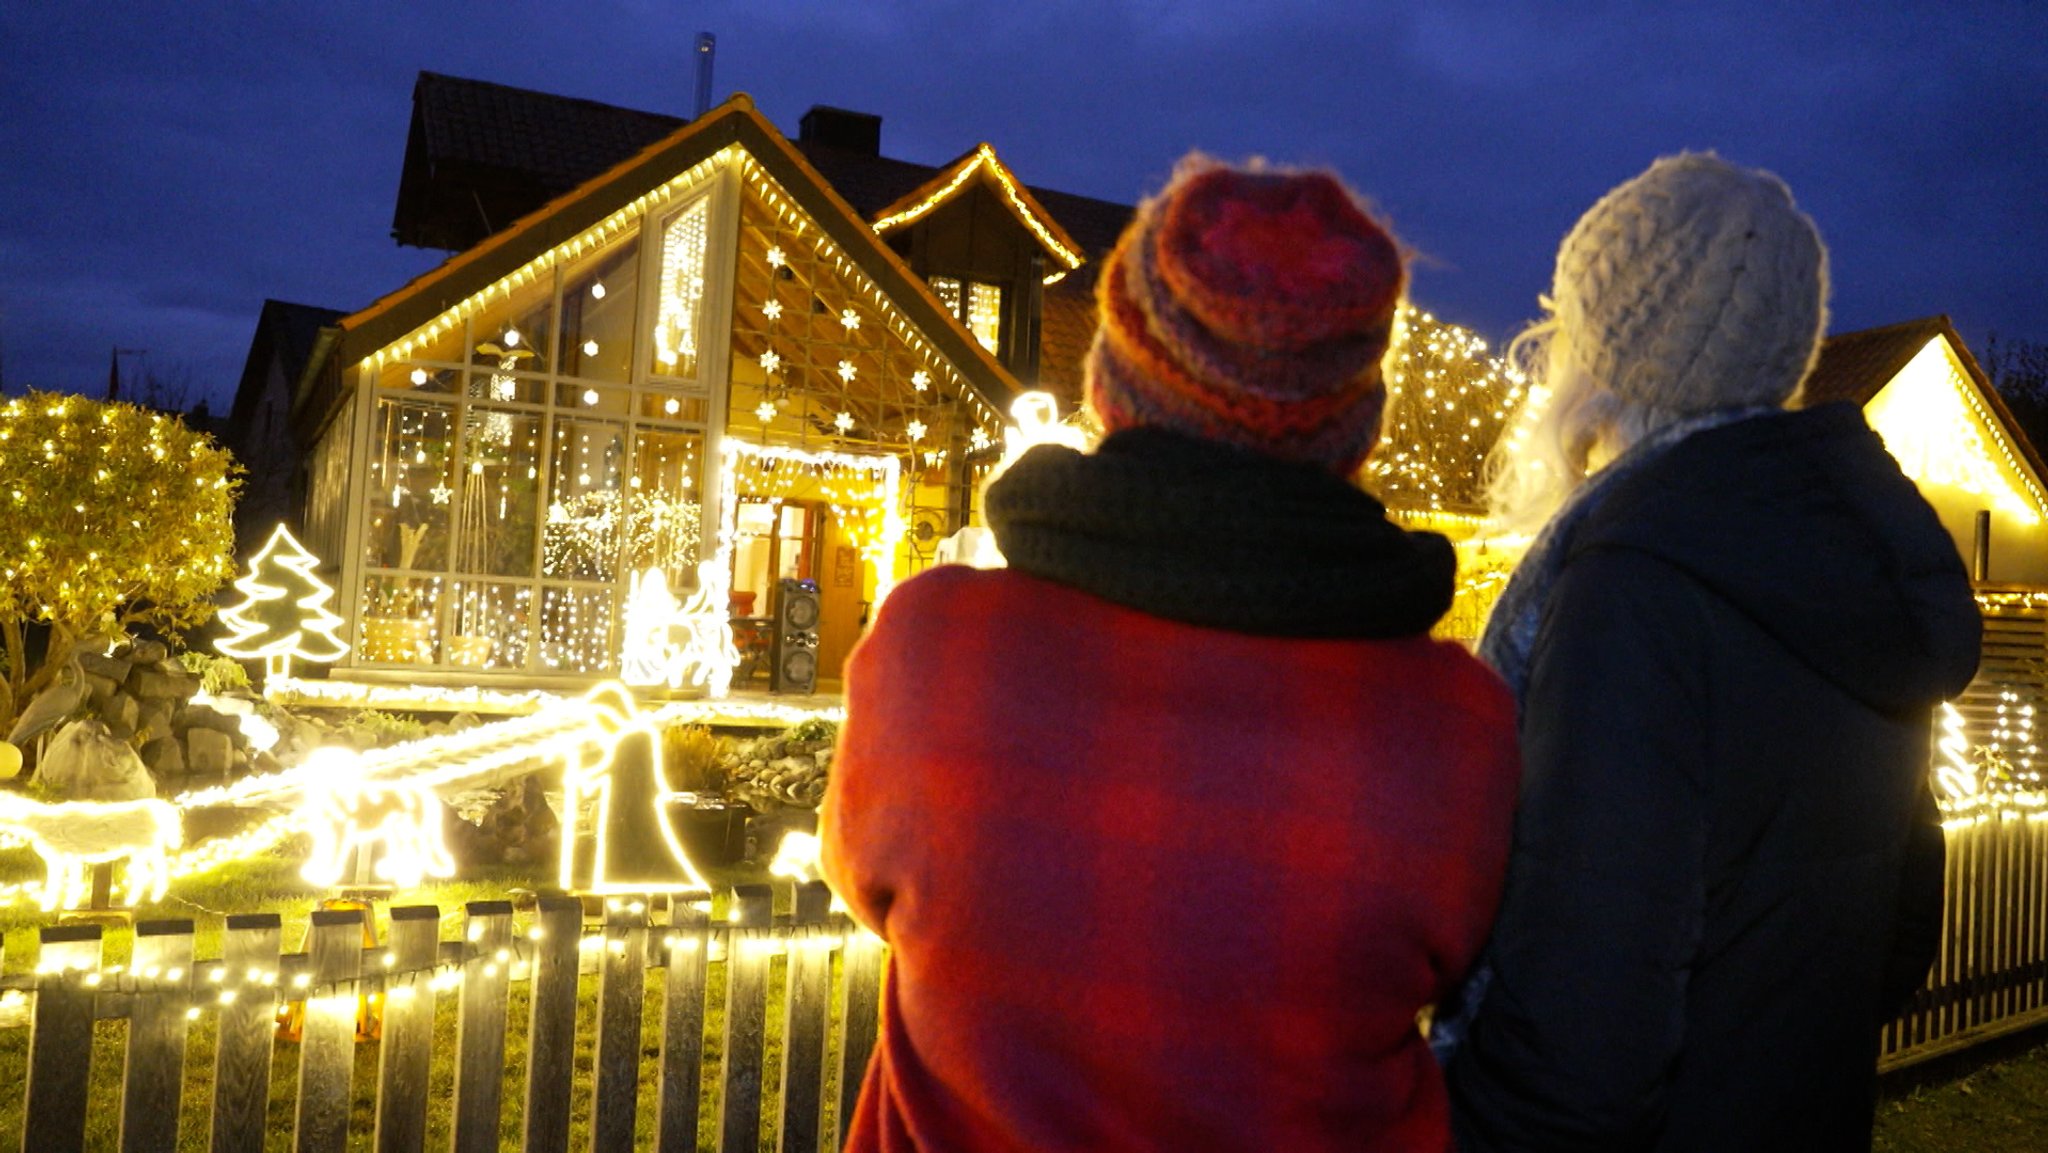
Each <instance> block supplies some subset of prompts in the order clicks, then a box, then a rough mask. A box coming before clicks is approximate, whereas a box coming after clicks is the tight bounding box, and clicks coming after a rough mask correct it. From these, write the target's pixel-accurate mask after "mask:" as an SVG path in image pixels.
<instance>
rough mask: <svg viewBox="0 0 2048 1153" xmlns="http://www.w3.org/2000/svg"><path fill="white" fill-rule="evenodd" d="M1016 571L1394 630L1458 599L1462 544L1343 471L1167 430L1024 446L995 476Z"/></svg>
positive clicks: (1115, 591) (1133, 601) (1295, 630)
mask: <svg viewBox="0 0 2048 1153" xmlns="http://www.w3.org/2000/svg"><path fill="white" fill-rule="evenodd" d="M986 509H987V514H988V522H989V527H990V528H991V529H992V530H993V531H994V533H995V538H996V544H997V545H998V546H999V547H1000V548H1001V549H1002V551H1003V556H1004V557H1005V558H1006V559H1007V560H1008V562H1009V565H1010V567H1011V568H1014V569H1016V570H1018V571H1019V572H1024V573H1028V574H1030V575H1032V576H1036V577H1042V578H1044V579H1046V580H1050V581H1054V582H1057V583H1059V584H1063V585H1067V586H1069V587H1071V588H1077V589H1080V590H1081V591H1083V592H1087V593H1092V594H1094V595H1095V596H1099V597H1101V598H1102V599H1104V600H1107V601H1112V602H1115V603H1116V604H1120V605H1124V606H1127V607H1129V608H1134V609H1137V610H1139V611H1141V612H1146V613H1150V614H1152V615H1154V616H1158V617H1163V618H1166V619H1168V620H1175V621H1181V622H1184V623H1187V624H1192V625H1201V626H1204V627H1208V628H1219V629H1228V630H1231V631H1233V632H1241V633H1252V634H1256V635H1262V636H1283V637H1328V638H1388V637H1404V636H1414V635H1416V634H1419V633H1423V632H1427V631H1428V630H1429V627H1430V626H1431V625H1433V624H1435V623H1436V621H1437V620H1438V618H1440V617H1442V616H1443V615H1444V613H1445V612H1446V611H1447V610H1448V609H1449V608H1450V604H1451V592H1452V579H1453V575H1454V573H1455V570H1456V565H1457V562H1456V557H1455V555H1454V554H1453V552H1452V550H1451V546H1450V543H1449V542H1448V541H1446V540H1445V539H1444V538H1443V537H1441V536H1438V535H1436V534H1434V533H1411V532H1406V531H1404V530H1402V529H1400V528H1398V527H1396V526H1395V525H1393V524H1392V523H1390V522H1389V521H1388V520H1387V517H1386V509H1385V508H1384V507H1383V506H1382V505H1381V504H1380V503H1379V502H1378V501H1376V500H1374V499H1373V498H1372V497H1370V496H1368V495H1366V494H1365V493H1363V492H1361V491H1359V490H1358V489H1356V488H1353V487H1352V486H1351V485H1349V484H1347V483H1345V482H1344V481H1343V480H1342V479H1340V478H1338V477H1336V476H1333V475H1331V474H1330V473H1328V472H1325V471H1323V470H1322V469H1320V468H1316V467H1313V466H1307V465H1298V464H1290V463H1287V462H1284V461H1280V460H1276V459H1273V458H1270V457H1266V456H1262V455H1258V454H1255V453H1250V452H1246V451H1242V450H1239V449H1235V448H1230V447H1227V446H1224V445H1220V444H1216V443H1213V442H1209V441H1203V440H1196V439H1193V438H1190V437H1186V436H1183V435H1180V434H1178V433H1174V432H1170V431H1167V430H1164V429H1158V428H1133V429H1126V430H1123V431H1120V432H1117V433H1114V434H1112V435H1111V436H1109V437H1108V438H1106V439H1104V440H1103V442H1102V444H1101V446H1100V447H1099V448H1098V449H1097V450H1096V451H1095V452H1094V453H1092V454H1086V455H1084V454H1082V453H1078V452H1075V451H1073V450H1072V449H1068V448H1062V447H1059V446H1056V445H1042V446H1040V447H1038V448H1034V449H1032V450H1031V451H1030V452H1028V453H1026V454H1025V455H1024V457H1023V458H1022V459H1020V460H1019V461H1017V463H1016V464H1014V465H1012V466H1011V467H1010V469H1009V471H1007V472H1005V473H1004V474H1003V475H1002V476H1001V477H999V478H997V480H996V482H995V483H994V484H992V485H990V486H989V489H988V496H987V501H986Z"/></svg>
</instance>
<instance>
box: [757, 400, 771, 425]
mask: <svg viewBox="0 0 2048 1153" xmlns="http://www.w3.org/2000/svg"><path fill="white" fill-rule="evenodd" d="M754 415H755V416H758V417H760V418H761V419H762V420H763V421H770V420H774V419H775V405H774V404H773V403H772V402H770V401H766V400H764V401H762V402H761V403H759V404H757V405H755V406H754Z"/></svg>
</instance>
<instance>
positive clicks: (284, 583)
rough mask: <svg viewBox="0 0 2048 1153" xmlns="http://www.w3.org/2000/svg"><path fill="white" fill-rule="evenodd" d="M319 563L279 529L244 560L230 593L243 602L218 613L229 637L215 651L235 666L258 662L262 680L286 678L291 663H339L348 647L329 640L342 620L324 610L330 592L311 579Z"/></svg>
mask: <svg viewBox="0 0 2048 1153" xmlns="http://www.w3.org/2000/svg"><path fill="white" fill-rule="evenodd" d="M319 564H320V558H318V557H316V556H314V555H313V554H312V553H310V552H307V551H306V548H305V546H304V545H301V544H300V543H299V542H298V541H296V540H294V539H292V534H291V533H289V532H286V531H285V528H284V526H283V525H278V526H277V531H276V532H273V533H271V534H270V539H269V540H268V541H267V542H265V543H264V545H263V547H262V548H261V549H260V550H258V551H257V553H256V555H255V556H253V557H251V558H249V571H248V573H247V575H245V576H243V577H241V578H240V579H239V580H237V581H235V587H236V588H238V589H240V590H242V593H243V594H244V595H245V596H246V597H248V599H247V600H245V601H243V602H242V603H241V604H238V605H234V606H231V607H229V608H225V609H222V610H221V613H220V619H221V621H222V622H223V623H225V624H226V625H227V626H228V627H229V628H231V629H234V630H235V632H234V635H233V636H230V637H227V638H225V639H223V640H222V641H221V642H220V643H219V644H218V645H216V646H215V647H217V648H219V649H220V651H221V652H223V653H225V654H226V655H228V656H231V657H235V658H237V659H239V660H253V659H255V658H258V657H261V658H263V661H264V673H265V675H266V676H271V677H282V676H290V675H291V668H292V658H293V657H298V658H299V659H301V660H307V661H320V662H326V661H332V660H338V659H340V658H341V657H342V656H343V655H345V654H346V653H347V652H348V642H346V641H344V640H342V639H341V638H340V637H337V636H335V635H334V630H335V629H336V628H338V627H339V626H340V625H341V618H340V617H338V616H336V615H334V613H333V612H331V611H329V609H328V608H327V599H328V598H329V597H332V596H333V595H334V590H333V589H332V588H329V587H328V586H327V585H326V584H324V583H322V582H321V580H320V579H319V578H318V577H316V576H314V575H313V570H314V568H316V567H318V565H319Z"/></svg>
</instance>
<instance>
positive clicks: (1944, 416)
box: [1863, 336, 2048, 524]
mask: <svg viewBox="0 0 2048 1153" xmlns="http://www.w3.org/2000/svg"><path fill="white" fill-rule="evenodd" d="M1863 411H1864V416H1865V418H1866V419H1867V420H1869V422H1870V427H1871V428H1872V429H1874V430H1876V432H1877V435H1878V436H1880V437H1882V438H1883V439H1884V446H1885V448H1886V449H1887V450H1889V451H1890V452H1891V454H1892V456H1893V457H1894V458H1896V459H1897V460H1898V462H1899V467H1900V469H1902V470H1903V471H1904V472H1905V474H1906V475H1907V476H1909V477H1911V478H1913V480H1914V482H1915V483H1918V484H1923V485H1928V484H1932V485H1940V486H1944V487H1948V488H1954V489H1958V490H1960V491H1962V492H1965V493H1968V494H1969V495H1971V496H1973V497H1975V498H1977V499H1978V500H1980V501H1982V502H1984V503H1985V504H1987V505H1988V506H1990V507H1991V508H1993V509H1996V510H1998V511H1999V512H2003V513H2005V514H2007V515H2009V516H2011V517H2013V518H2014V519H2015V520H2018V521H2020V522H2021V523H2023V524H2038V523H2040V522H2041V521H2042V520H2043V519H2044V518H2048V495H2044V494H2043V492H2042V490H2041V487H2040V483H2039V478H2037V477H2035V476H2034V475H2033V474H2032V470H2031V469H2029V468H2028V467H2027V465H2026V464H2025V463H2024V462H2023V461H2022V460H2021V459H2020V457H2019V454H2018V453H2017V451H2015V449H2014V448H2013V446H2012V444H2011V442H2010V441H2009V439H2008V438H2007V437H2006V436H2005V435H2004V434H2003V432H2002V431H2000V426H1999V422H1998V420H1997V418H1996V417H1994V416H1993V415H1992V414H1991V413H1990V411H1989V410H1988V409H1987V408H1986V407H1985V406H1984V402H1983V398H1982V397H1980V396H1979V395H1978V394H1977V389H1976V386H1975V385H1973V384H1971V383H1970V381H1969V380H1968V379H1967V378H1965V377H1964V375H1963V372H1962V369H1961V367H1960V366H1959V365H1958V364H1957V363H1956V360H1955V357H1954V356H1953V355H1952V354H1951V353H1950V351H1949V348H1948V341H1947V339H1946V338H1944V337H1940V336H1937V337H1934V338H1932V339H1931V340H1929V341H1928V342H1927V344H1926V346H1925V347H1923V348H1922V349H1921V350H1920V351H1919V353H1917V354H1916V355H1915V356H1914V357H1913V359H1912V360H1910V361H1908V362H1907V364H1906V367H1905V368H1903V369H1901V370H1899V374H1898V375H1897V376H1896V377H1893V378H1892V380H1891V382H1890V383H1889V384H1887V385H1885V387H1884V388H1883V390H1882V391H1880V392H1879V393H1878V394H1877V395H1876V396H1875V397H1873V398H1872V399H1871V401H1870V403H1869V404H1867V405H1865V406H1864V409H1863Z"/></svg>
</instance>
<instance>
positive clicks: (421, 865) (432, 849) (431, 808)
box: [299, 748, 455, 889]
mask: <svg viewBox="0 0 2048 1153" xmlns="http://www.w3.org/2000/svg"><path fill="white" fill-rule="evenodd" d="M306 767H307V768H308V769H309V770H311V771H310V772H308V773H307V779H308V782H309V783H308V784H307V786H306V791H305V793H304V795H303V797H302V798H301V800H300V802H299V821H300V823H301V824H302V825H303V826H304V827H305V830H306V832H307V834H308V835H310V836H311V837H312V838H313V851H312V853H311V855H309V856H308V857H307V858H306V864H305V867H304V868H302V869H301V870H300V871H299V875H300V876H303V877H304V878H306V880H308V881H311V882H312V883H313V884H316V885H323V886H326V885H335V884H339V883H340V881H341V879H342V876H343V875H344V874H345V873H346V872H347V870H348V864H349V858H350V854H357V857H356V860H357V865H358V872H361V863H362V859H363V858H362V856H361V854H366V853H371V852H372V851H374V850H380V849H381V851H380V852H377V855H376V857H375V860H374V863H373V864H372V866H371V875H372V876H375V877H377V878H379V879H380V880H385V881H389V882H391V883H392V884H394V885H397V886H399V887H400V888H405V889H410V888H413V887H414V886H416V885H418V884H419V883H420V882H421V881H423V880H425V879H426V878H428V877H452V876H454V875H455V861H454V858H452V857H451V856H450V855H449V853H448V843H447V841H446V840H445V839H444V838H443V836H442V832H441V822H442V815H441V805H440V799H439V798H438V797H436V796H435V795H434V790H433V789H431V788H429V787H428V786H426V785H421V784H414V783H410V782H407V781H380V780H375V779H373V778H370V777H366V776H365V775H364V774H363V770H362V764H361V762H360V761H358V760H357V759H356V755H355V753H354V752H352V751H350V750H348V749H335V748H327V749H316V750H314V752H313V754H312V756H310V757H308V758H307V762H306Z"/></svg>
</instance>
